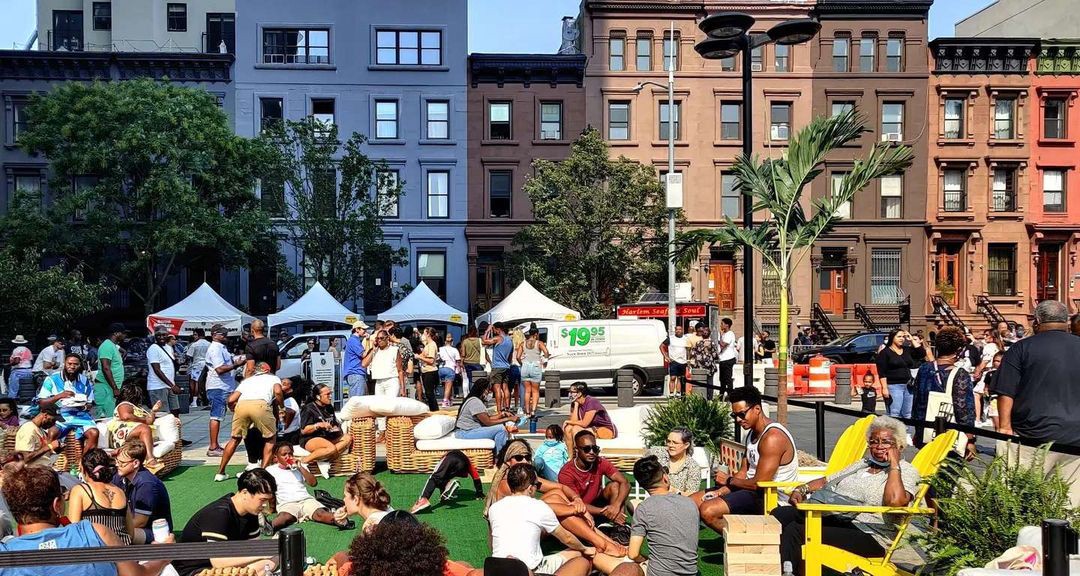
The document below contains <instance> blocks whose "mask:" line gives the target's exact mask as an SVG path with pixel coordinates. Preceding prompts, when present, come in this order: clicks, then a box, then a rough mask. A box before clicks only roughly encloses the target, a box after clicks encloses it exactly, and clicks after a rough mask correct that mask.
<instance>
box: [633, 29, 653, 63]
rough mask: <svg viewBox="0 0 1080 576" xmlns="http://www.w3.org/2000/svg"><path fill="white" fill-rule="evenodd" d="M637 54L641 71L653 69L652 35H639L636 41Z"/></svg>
mask: <svg viewBox="0 0 1080 576" xmlns="http://www.w3.org/2000/svg"><path fill="white" fill-rule="evenodd" d="M635 56H636V57H637V69H638V70H639V71H645V70H652V37H651V36H638V38H637V42H636V43H635Z"/></svg>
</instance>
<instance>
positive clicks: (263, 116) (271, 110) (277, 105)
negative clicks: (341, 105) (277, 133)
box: [259, 98, 332, 131]
mask: <svg viewBox="0 0 1080 576" xmlns="http://www.w3.org/2000/svg"><path fill="white" fill-rule="evenodd" d="M331 102H332V101H331ZM284 118H285V111H284V104H283V102H282V99H281V98H259V130H260V131H261V130H265V129H267V128H269V127H270V126H271V125H272V124H273V123H274V122H281V121H282V120H283V119H284Z"/></svg>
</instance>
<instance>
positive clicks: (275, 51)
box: [263, 28, 330, 64]
mask: <svg viewBox="0 0 1080 576" xmlns="http://www.w3.org/2000/svg"><path fill="white" fill-rule="evenodd" d="M263 63H264V64H329V63H330V30H329V29H326V28H263Z"/></svg>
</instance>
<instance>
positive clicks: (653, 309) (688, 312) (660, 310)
mask: <svg viewBox="0 0 1080 576" xmlns="http://www.w3.org/2000/svg"><path fill="white" fill-rule="evenodd" d="M706 311H707V307H706V305H705V304H677V305H676V306H675V315H676V316H682V317H690V318H704V317H705V315H706V313H707V312H706ZM617 315H618V316H619V317H620V318H622V317H624V316H635V317H637V318H667V315H668V307H667V305H666V304H623V305H622V306H619V309H618V312H617Z"/></svg>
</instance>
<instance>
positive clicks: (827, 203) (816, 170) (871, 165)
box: [673, 111, 912, 423]
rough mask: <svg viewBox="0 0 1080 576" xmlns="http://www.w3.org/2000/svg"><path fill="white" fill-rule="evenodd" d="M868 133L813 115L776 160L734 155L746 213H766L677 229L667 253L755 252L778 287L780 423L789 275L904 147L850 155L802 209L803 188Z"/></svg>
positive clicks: (904, 157) (894, 167) (907, 160)
mask: <svg viewBox="0 0 1080 576" xmlns="http://www.w3.org/2000/svg"><path fill="white" fill-rule="evenodd" d="M868 131H869V130H868V129H867V128H866V127H865V125H864V124H863V121H862V119H860V118H859V117H858V116H857V115H856V113H855V112H854V111H848V112H846V113H844V114H840V115H837V116H833V117H831V118H825V117H819V118H816V119H814V121H813V122H811V123H810V125H808V126H807V127H805V128H803V129H802V130H800V131H799V133H798V134H796V135H795V138H793V139H792V140H791V142H790V144H789V145H788V148H787V152H786V154H785V155H784V156H783V157H781V158H776V159H765V160H761V159H760V158H758V157H757V156H755V157H752V158H750V157H746V156H740V157H739V158H738V159H737V160H736V161H735V165H734V167H733V170H734V172H735V175H736V178H737V179H738V182H739V184H740V186H741V189H742V190H743V192H744V193H745V194H747V195H748V197H747V200H748V201H752V202H753V203H754V211H759V210H767V211H768V212H769V218H768V219H766V220H765V221H764V222H762V223H760V224H755V226H754V227H753V228H752V229H750V230H747V229H745V228H741V227H738V226H736V225H735V224H734V223H733V222H732V221H731V219H730V218H728V219H727V223H726V224H725V225H723V226H721V227H720V228H716V229H701V230H692V231H687V232H683V233H681V234H680V235H679V237H678V239H677V240H676V247H675V251H674V254H673V256H674V257H676V258H677V259H679V260H681V261H683V262H688V261H693V260H694V259H696V258H697V257H698V254H700V251H701V249H702V247H704V246H706V245H710V246H711V245H718V246H724V247H726V248H743V247H746V246H749V247H750V248H751V249H753V250H754V251H755V252H757V253H758V254H760V255H761V259H762V261H763V262H764V267H765V269H766V270H767V271H769V272H770V273H772V274H773V275H775V277H776V278H777V279H778V284H779V291H780V342H779V349H778V352H779V358H778V360H779V371H780V386H779V390H778V393H777V394H778V399H779V402H778V403H777V404H778V405H777V418H778V419H779V420H780V421H781V422H785V423H786V422H787V355H788V305H789V299H790V293H789V288H790V286H791V279H792V276H793V275H794V274H795V270H796V269H797V268H798V265H799V263H800V262H801V261H802V260H803V259H804V258H805V257H806V255H807V254H808V253H809V252H810V250H811V248H812V247H813V245H814V243H815V242H817V240H818V238H820V237H821V236H822V235H824V234H827V233H828V232H829V231H830V230H832V229H833V227H834V226H835V225H836V223H837V222H838V221H839V220H840V219H841V217H840V216H838V215H837V214H838V212H839V211H840V209H841V208H842V207H843V206H844V205H845V204H846V203H848V202H851V200H852V199H853V198H854V197H855V194H856V193H858V192H859V191H860V190H862V189H863V188H865V187H866V186H867V185H868V184H870V183H871V182H872V181H874V180H875V179H877V178H880V177H882V176H887V175H890V174H898V173H902V172H903V171H904V170H905V169H907V168H908V166H910V165H911V159H912V152H911V148H909V147H907V146H892V145H889V144H885V143H880V144H877V145H875V146H874V148H873V149H872V150H871V151H870V154H869V155H868V156H867V157H866V158H864V159H857V160H855V161H854V163H853V164H852V167H851V170H850V171H849V172H848V173H847V174H845V175H844V177H843V179H842V180H841V181H840V183H839V185H838V186H836V187H835V188H834V190H833V194H832V195H830V196H827V197H824V198H820V199H818V200H816V201H815V202H813V205H814V210H813V212H812V213H811V214H807V213H806V211H805V210H803V192H804V191H805V189H806V187H807V186H809V185H810V183H811V182H813V181H814V179H815V178H817V177H818V176H819V175H821V174H822V173H823V172H824V165H825V159H826V158H827V157H828V155H829V153H830V152H832V151H833V150H836V149H838V148H840V147H842V146H844V145H845V144H848V143H850V142H853V141H855V140H857V139H858V138H859V137H860V136H862V135H863V134H864V133H866V132H868Z"/></svg>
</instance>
